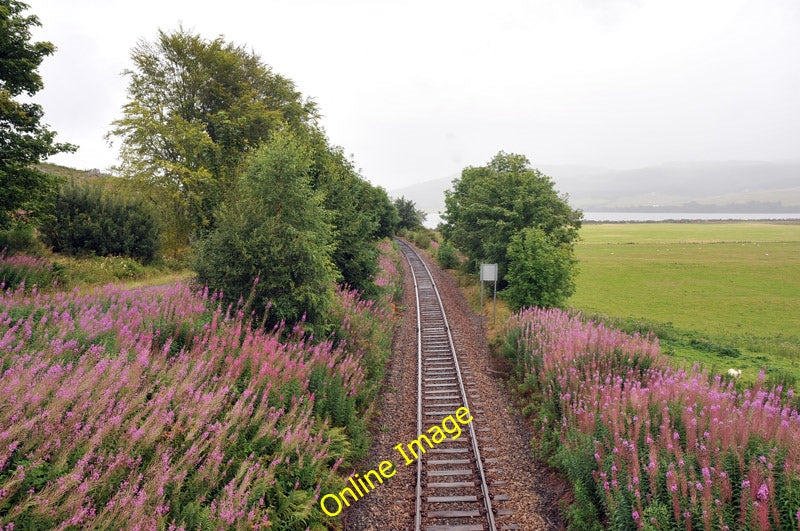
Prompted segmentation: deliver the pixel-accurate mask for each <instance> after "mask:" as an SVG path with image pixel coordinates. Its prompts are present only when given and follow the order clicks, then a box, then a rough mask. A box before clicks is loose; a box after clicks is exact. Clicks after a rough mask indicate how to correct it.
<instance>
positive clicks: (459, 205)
mask: <svg viewBox="0 0 800 531" xmlns="http://www.w3.org/2000/svg"><path fill="white" fill-rule="evenodd" d="M442 217H443V219H444V224H443V226H442V233H443V235H444V236H445V238H447V239H448V240H450V241H451V242H452V243H453V244H454V245H455V246H456V247H457V248H458V249H459V250H461V251H462V252H463V253H465V254H466V255H467V256H468V257H469V258H470V259H471V260H472V262H471V263H472V264H473V265H474V264H475V263H476V262H492V263H497V264H498V265H499V273H500V277H501V280H500V282H499V283H498V286H499V287H503V288H504V287H505V286H506V285H507V284H508V279H507V278H505V277H506V272H507V271H508V270H509V255H508V247H509V243H510V242H511V241H512V238H514V237H515V236H516V235H517V234H519V233H521V231H523V230H524V229H527V228H533V229H537V230H539V231H541V233H543V234H544V235H546V237H547V241H549V242H552V245H553V246H554V248H559V249H560V248H561V246H562V245H563V246H565V248H566V249H567V250H568V251H569V252H570V253H571V252H572V244H573V242H574V241H575V240H576V239H577V237H578V231H579V229H580V227H581V221H582V218H583V214H582V212H581V211H580V210H574V209H572V208H571V207H570V206H569V204H568V202H567V198H566V196H561V195H559V193H558V192H557V191H556V189H555V184H554V183H553V180H552V179H551V178H550V177H548V176H546V175H544V174H542V173H541V172H540V171H539V170H537V169H534V168H532V167H531V164H530V161H529V160H528V159H527V158H526V157H525V156H524V155H518V154H513V153H504V152H502V151H501V152H499V153H498V154H497V155H495V157H494V158H493V159H492V160H491V161H490V162H489V163H488V164H487V165H486V166H478V167H467V168H465V169H464V170H463V171H462V173H461V178H460V179H455V180H454V181H453V189H452V190H451V191H447V192H446V193H445V212H444V214H443V216H442ZM526 241H530V239H528V240H526ZM569 263H570V262H568V261H567V262H564V265H565V266H568V264H569ZM569 267H571V266H569Z"/></svg>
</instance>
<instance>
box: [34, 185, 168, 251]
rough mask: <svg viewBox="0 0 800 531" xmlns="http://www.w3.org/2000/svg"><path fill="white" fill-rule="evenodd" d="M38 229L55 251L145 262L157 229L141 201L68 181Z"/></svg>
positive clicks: (156, 240) (153, 247)
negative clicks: (119, 257) (51, 214)
mask: <svg viewBox="0 0 800 531" xmlns="http://www.w3.org/2000/svg"><path fill="white" fill-rule="evenodd" d="M41 231H42V234H43V236H44V238H45V241H46V242H47V243H48V244H49V245H50V246H52V247H53V250H54V251H56V252H61V253H66V254H70V255H83V254H95V255H97V256H127V257H131V258H137V259H140V260H142V261H143V262H145V263H148V262H151V261H153V259H154V258H155V256H156V252H157V250H158V243H159V232H160V229H159V224H158V221H157V219H156V215H155V213H154V212H153V211H152V209H151V208H149V207H148V206H147V205H146V204H145V203H144V202H143V201H141V200H137V199H133V198H126V197H125V196H121V195H118V194H110V193H106V194H104V193H103V192H102V191H101V190H100V188H98V187H95V186H81V185H76V184H74V183H70V184H67V185H65V186H63V187H62V188H61V190H60V191H59V193H58V197H56V200H55V208H54V211H53V217H52V220H51V221H50V222H48V223H47V224H45V225H43V226H42V227H41Z"/></svg>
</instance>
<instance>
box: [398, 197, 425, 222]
mask: <svg viewBox="0 0 800 531" xmlns="http://www.w3.org/2000/svg"><path fill="white" fill-rule="evenodd" d="M394 207H395V209H396V210H397V215H398V217H399V221H398V223H397V228H398V229H409V230H413V229H416V228H417V227H420V226H422V222H423V221H425V212H423V211H421V210H417V205H416V204H415V203H414V201H412V200H411V199H406V198H405V197H399V198H397V199H395V200H394Z"/></svg>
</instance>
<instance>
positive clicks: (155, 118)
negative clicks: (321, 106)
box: [109, 28, 317, 245]
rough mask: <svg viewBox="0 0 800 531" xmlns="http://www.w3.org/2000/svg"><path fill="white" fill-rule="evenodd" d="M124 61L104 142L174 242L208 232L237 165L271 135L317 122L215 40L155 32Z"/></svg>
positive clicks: (254, 64) (304, 104)
mask: <svg viewBox="0 0 800 531" xmlns="http://www.w3.org/2000/svg"><path fill="white" fill-rule="evenodd" d="M131 58H132V60H133V62H134V65H135V67H134V69H133V70H131V71H129V72H127V74H128V75H129V76H130V83H129V86H128V99H129V101H128V103H127V104H126V105H125V107H124V111H123V117H122V118H120V119H118V120H116V121H115V122H114V124H113V125H114V128H113V129H112V131H111V132H110V133H109V136H111V137H117V138H119V140H120V142H121V151H120V156H121V159H122V165H121V167H120V171H121V173H122V175H123V176H125V177H127V178H130V179H133V180H135V181H136V182H137V183H139V184H140V185H142V186H143V187H144V188H145V189H146V190H147V191H148V193H149V194H150V197H151V199H152V200H153V202H155V203H157V204H160V205H167V208H166V209H165V212H167V213H168V216H167V217H168V219H169V220H170V221H171V222H172V223H171V225H170V226H169V230H170V234H171V235H172V239H173V240H174V242H175V243H176V245H185V244H186V242H187V241H188V238H189V237H190V236H191V235H193V234H198V233H200V234H202V233H204V232H207V231H208V230H210V229H211V228H212V227H213V225H214V217H213V216H214V212H215V211H216V209H217V207H218V206H219V205H220V203H221V202H222V201H223V200H224V198H225V197H226V195H227V194H228V192H229V191H232V189H233V185H234V184H235V181H236V175H237V173H238V171H239V168H240V165H241V164H242V163H243V162H244V161H245V160H246V159H247V156H248V154H249V153H252V152H253V151H254V150H255V149H257V148H258V146H259V145H260V144H261V143H262V142H263V141H265V140H266V139H267V138H269V135H270V134H271V133H272V132H273V131H275V130H277V129H280V128H283V127H286V126H288V127H289V128H290V129H293V130H295V131H299V130H301V129H305V128H307V127H309V126H310V124H311V123H312V122H313V121H314V120H315V119H316V118H317V115H316V107H315V105H314V104H313V102H310V101H307V100H304V99H303V98H302V95H301V94H300V93H299V92H298V91H297V90H296V89H295V87H294V84H293V83H292V81H290V80H289V79H287V78H285V77H282V76H280V75H278V74H275V73H274V72H272V70H271V69H270V68H269V67H268V66H266V65H265V64H264V63H262V62H261V59H260V58H259V57H258V55H256V54H255V53H253V52H250V51H248V50H247V49H246V48H245V47H243V46H236V45H234V44H231V43H228V42H225V40H224V39H223V38H222V37H218V38H216V39H214V40H207V39H204V38H202V37H200V36H198V35H194V34H192V33H190V32H187V31H185V30H183V29H182V28H181V29H179V30H177V31H175V32H173V33H165V32H163V31H159V33H158V37H157V38H156V40H155V41H154V42H146V41H142V42H140V43H139V44H138V45H137V46H136V47H135V48H134V49H133V51H132V53H131Z"/></svg>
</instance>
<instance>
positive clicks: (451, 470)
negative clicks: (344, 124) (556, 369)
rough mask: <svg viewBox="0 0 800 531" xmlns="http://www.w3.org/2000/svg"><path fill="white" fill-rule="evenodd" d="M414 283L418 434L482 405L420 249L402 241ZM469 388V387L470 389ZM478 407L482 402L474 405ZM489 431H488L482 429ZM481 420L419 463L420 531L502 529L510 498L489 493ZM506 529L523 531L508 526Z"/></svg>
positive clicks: (417, 516) (416, 523)
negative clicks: (499, 519) (503, 506)
mask: <svg viewBox="0 0 800 531" xmlns="http://www.w3.org/2000/svg"><path fill="white" fill-rule="evenodd" d="M397 241H398V244H399V246H400V249H401V250H402V251H403V254H404V255H405V257H406V260H407V261H408V264H409V266H410V269H411V273H412V276H413V278H414V290H415V293H416V300H417V433H418V434H424V433H427V430H428V429H429V428H430V427H432V426H435V425H438V424H440V423H441V422H442V419H443V418H444V417H446V416H447V415H452V414H453V413H454V412H455V411H456V409H458V408H460V407H462V406H463V407H466V408H468V409H470V412H471V413H472V417H473V419H475V418H476V415H479V414H480V413H482V411H481V410H479V409H478V410H474V411H473V410H472V409H471V408H470V404H469V399H470V398H474V399H479V398H480V397H479V396H478V395H476V394H475V391H472V390H471V389H470V380H471V376H470V375H469V369H468V368H466V367H460V366H459V363H458V356H457V355H456V349H455V346H454V344H453V336H452V334H451V332H450V327H449V325H448V323H447V316H446V315H445V311H444V306H443V305H442V300H441V298H440V296H439V291H438V289H437V288H436V282H435V281H434V280H433V275H432V274H431V272H430V270H429V269H428V266H427V265H426V264H425V262H424V261H423V260H422V258H421V257H420V256H419V254H418V253H417V252H416V250H415V249H414V248H412V247H411V246H410V245H408V244H407V243H406V242H404V241H402V240H397ZM465 382H466V383H465ZM474 405H478V402H474ZM482 429H483V430H487V431H488V429H487V428H482ZM478 430H479V428H476V420H473V422H470V423H469V424H468V425H466V426H464V430H463V432H462V434H461V436H460V437H458V438H457V439H456V440H453V439H451V438H448V439H447V440H446V441H444V442H442V443H441V444H440V445H438V446H436V447H435V448H433V449H427V451H426V452H425V453H424V454H422V455H420V458H419V460H417V475H416V509H415V515H414V529H415V530H416V531H421V530H423V529H424V530H426V531H483V530H485V529H488V530H490V531H495V530H497V529H498V526H497V523H496V521H495V518H496V516H497V515H498V514H499V515H505V514H510V511H504V510H499V511H498V510H497V508H496V507H493V506H492V502H493V501H504V500H508V497H507V496H503V495H495V496H494V497H493V496H492V494H491V493H490V492H489V483H488V482H487V479H486V470H485V468H484V464H485V463H486V462H491V461H494V460H486V461H484V460H482V459H481V453H480V448H479V445H478V437H477V433H476V431H478ZM502 529H518V527H517V526H515V525H504V526H503V527H502Z"/></svg>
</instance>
